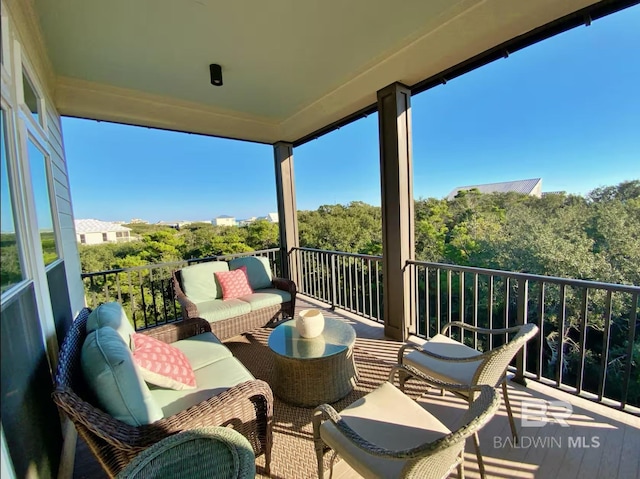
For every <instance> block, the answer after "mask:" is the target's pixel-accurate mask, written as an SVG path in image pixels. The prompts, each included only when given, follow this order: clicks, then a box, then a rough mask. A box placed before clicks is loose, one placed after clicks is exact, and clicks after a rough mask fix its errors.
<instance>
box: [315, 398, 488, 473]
mask: <svg viewBox="0 0 640 479" xmlns="http://www.w3.org/2000/svg"><path fill="white" fill-rule="evenodd" d="M478 391H479V392H478V394H477V397H476V400H475V401H474V402H473V404H472V405H471V407H470V409H469V410H468V411H467V412H466V413H465V415H464V417H463V418H462V421H461V426H460V427H459V428H458V429H456V430H455V431H452V432H450V433H449V434H447V435H444V436H443V437H441V438H440V439H437V440H435V441H433V442H428V443H424V444H420V445H418V446H415V447H413V448H410V449H406V450H401V451H394V450H389V449H385V448H383V447H381V446H378V445H376V444H373V443H371V442H369V441H368V440H366V439H365V438H363V437H362V436H361V435H360V434H359V432H358V431H356V430H354V429H352V428H351V427H350V426H349V425H348V424H347V423H346V422H345V421H343V420H342V417H341V416H340V414H339V413H338V412H337V411H336V410H335V409H334V408H333V407H331V406H330V405H328V404H323V405H321V406H319V407H318V408H316V410H315V412H314V418H313V431H314V434H313V435H314V443H315V449H316V454H317V459H318V476H319V477H324V461H323V459H324V455H325V451H326V449H327V446H326V444H325V443H324V441H323V440H322V437H321V434H320V425H321V424H322V422H323V421H324V420H328V421H331V422H332V423H333V424H334V425H335V426H336V428H337V429H338V431H339V432H340V433H341V434H342V435H344V437H345V438H346V439H347V440H349V441H350V442H352V443H353V444H354V445H356V446H357V447H358V448H359V449H362V450H363V451H365V452H366V453H367V454H368V455H370V456H371V457H372V458H374V457H378V458H384V459H388V460H394V461H395V460H402V461H404V466H403V468H402V470H401V472H400V476H399V477H401V478H415V479H440V478H443V477H448V475H449V473H450V472H451V471H452V470H453V469H454V468H456V467H458V466H461V464H462V462H463V454H464V445H465V440H466V438H467V437H469V436H471V435H473V434H476V433H477V432H478V430H480V428H482V427H483V426H484V425H485V424H486V423H487V422H489V420H490V419H491V418H492V417H493V416H494V414H495V413H496V411H497V410H498V407H499V406H500V400H499V397H498V395H497V393H496V391H495V389H493V388H491V387H489V386H480V387H479V388H478ZM365 398H366V396H365ZM404 398H405V400H406V401H412V400H413V399H411V398H409V397H408V396H404ZM393 407H396V408H401V407H402V404H394V405H393ZM379 420H380V421H384V420H385V418H384V417H380V418H379ZM336 452H338V454H340V451H336ZM344 459H345V460H346V461H347V462H348V460H349V459H348V457H345V458H344ZM460 472H461V470H460Z"/></svg>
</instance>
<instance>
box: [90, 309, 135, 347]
mask: <svg viewBox="0 0 640 479" xmlns="http://www.w3.org/2000/svg"><path fill="white" fill-rule="evenodd" d="M105 326H108V327H110V328H113V329H115V330H116V331H117V332H118V334H119V335H120V336H121V337H122V339H123V340H124V342H125V343H127V346H130V345H131V335H132V334H133V333H135V329H134V328H133V326H132V325H131V322H130V321H129V318H127V313H125V311H124V309H123V308H122V305H121V304H120V303H117V302H115V301H113V302H110V303H102V304H101V305H100V306H98V307H97V308H96V309H94V310H93V311H91V314H90V315H89V317H88V318H87V334H88V333H91V332H93V331H96V330H98V329H100V328H104V327H105Z"/></svg>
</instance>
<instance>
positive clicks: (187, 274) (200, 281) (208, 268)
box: [180, 261, 229, 303]
mask: <svg viewBox="0 0 640 479" xmlns="http://www.w3.org/2000/svg"><path fill="white" fill-rule="evenodd" d="M220 271H229V265H228V264H227V263H226V262H225V261H210V262H208V263H200V264H194V265H191V266H187V267H186V268H183V269H182V270H180V274H181V275H182V288H183V291H184V294H186V295H187V296H188V297H189V299H190V300H191V301H193V302H194V303H199V302H200V301H211V300H212V299H220V298H222V289H221V288H220V285H219V284H218V282H217V281H216V278H215V276H214V273H217V272H220Z"/></svg>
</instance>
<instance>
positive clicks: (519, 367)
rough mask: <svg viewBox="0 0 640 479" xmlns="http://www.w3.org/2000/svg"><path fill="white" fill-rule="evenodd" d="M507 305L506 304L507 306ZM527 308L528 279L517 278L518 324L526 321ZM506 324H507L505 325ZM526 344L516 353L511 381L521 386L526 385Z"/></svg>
mask: <svg viewBox="0 0 640 479" xmlns="http://www.w3.org/2000/svg"><path fill="white" fill-rule="evenodd" d="M508 307H509V305H507V308H508ZM528 308H529V280H527V279H521V278H518V312H517V315H516V323H517V324H518V325H523V324H525V323H526V322H527V315H528ZM505 326H508V325H505ZM526 347H527V345H526V344H525V345H524V346H522V348H521V349H520V351H518V354H517V355H516V375H515V376H514V378H513V381H514V382H516V383H518V384H522V385H523V386H526V385H527V382H526V380H525V378H524V370H525V358H526V356H525V349H526Z"/></svg>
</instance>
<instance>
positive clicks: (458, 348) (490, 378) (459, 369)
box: [398, 322, 538, 475]
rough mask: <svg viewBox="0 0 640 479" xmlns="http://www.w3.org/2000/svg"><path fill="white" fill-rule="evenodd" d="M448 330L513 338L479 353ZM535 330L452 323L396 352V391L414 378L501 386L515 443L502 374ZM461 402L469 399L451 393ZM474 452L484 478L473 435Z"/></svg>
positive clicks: (536, 329)
mask: <svg viewBox="0 0 640 479" xmlns="http://www.w3.org/2000/svg"><path fill="white" fill-rule="evenodd" d="M451 327H459V328H462V329H466V330H468V331H472V332H477V333H478V334H501V335H506V334H512V333H515V336H514V337H513V338H512V339H511V340H510V341H507V342H506V343H505V344H503V345H501V346H500V347H497V348H495V349H492V350H491V351H487V352H485V353H481V352H479V351H477V350H475V349H473V348H470V347H468V346H465V345H464V344H462V343H460V342H458V341H455V340H453V339H451V338H450V337H448V336H447V332H448V331H449V328H451ZM537 332H538V327H537V326H536V325H535V324H532V323H528V324H524V325H520V326H514V327H511V328H502V329H485V328H478V327H475V326H470V325H468V324H465V323H461V322H452V323H448V324H446V325H445V326H444V327H443V328H442V333H441V334H437V335H435V336H434V337H433V338H431V339H430V340H429V341H427V342H426V343H424V344H423V345H422V346H418V345H415V344H405V345H404V346H402V348H400V350H399V351H398V366H399V367H400V369H401V372H400V374H399V378H400V379H399V380H400V389H402V390H404V383H405V382H406V381H407V380H408V379H410V378H412V377H413V378H417V379H421V380H423V381H425V382H426V383H428V384H432V383H433V381H432V380H433V378H436V379H437V380H439V381H442V382H446V383H459V384H464V385H467V386H476V385H480V384H485V385H488V386H491V387H494V388H496V387H498V386H499V385H502V393H503V396H504V402H505V405H506V407H507V413H508V416H509V425H510V426H511V432H512V434H513V437H514V440H515V441H516V442H517V440H518V432H517V429H516V424H515V421H514V419H513V412H512V411H511V404H510V403H509V394H508V391H507V383H506V374H505V373H506V371H507V367H508V366H509V363H510V362H511V360H512V359H513V357H514V356H515V355H516V354H517V353H518V351H519V350H520V348H522V347H523V346H524V344H525V343H526V342H527V341H528V340H529V339H531V338H532V337H533V336H535V335H536V333H537ZM452 392H453V393H454V394H456V395H458V396H461V397H463V398H465V399H469V400H470V401H471V400H472V398H470V397H469V396H468V394H467V393H466V392H465V391H464V390H459V391H455V390H454V391H452ZM474 439H475V442H476V449H477V452H478V459H479V466H480V472H481V474H482V475H484V465H483V464H482V459H481V456H480V453H479V444H478V438H477V435H476V436H474Z"/></svg>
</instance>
